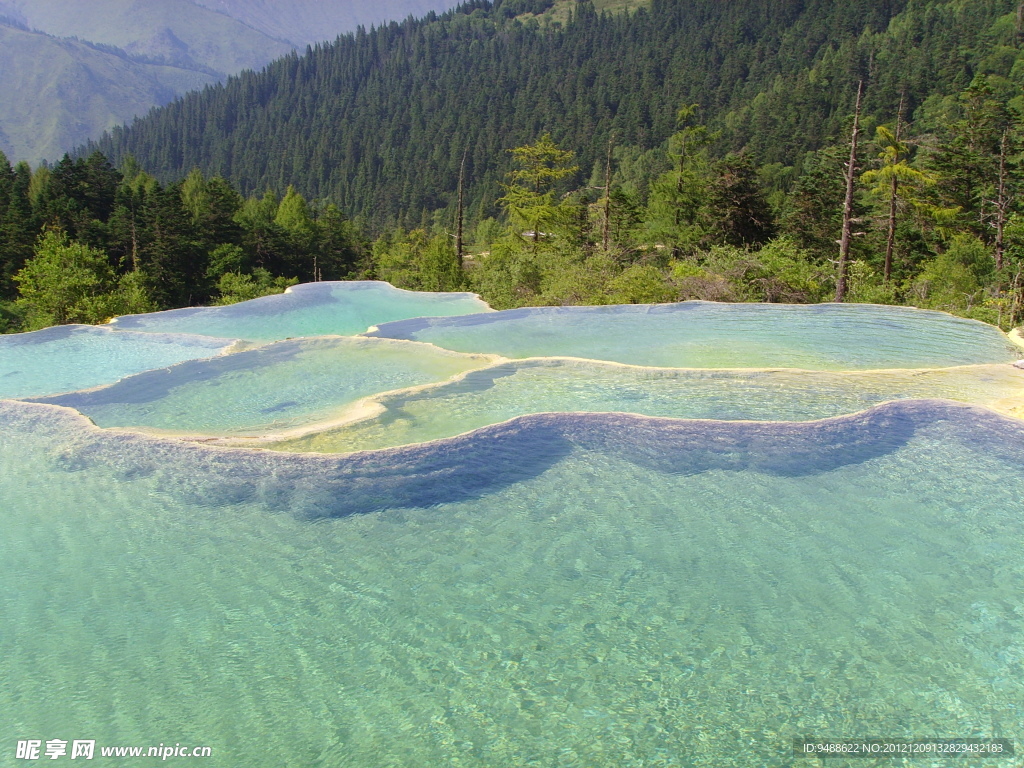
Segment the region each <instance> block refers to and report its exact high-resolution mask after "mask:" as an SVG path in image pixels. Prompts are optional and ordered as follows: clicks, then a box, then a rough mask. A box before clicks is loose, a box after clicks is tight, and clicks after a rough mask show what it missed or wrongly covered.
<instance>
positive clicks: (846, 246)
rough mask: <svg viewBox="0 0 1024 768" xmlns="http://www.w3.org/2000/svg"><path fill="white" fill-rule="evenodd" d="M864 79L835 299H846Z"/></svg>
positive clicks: (856, 114) (857, 109)
mask: <svg viewBox="0 0 1024 768" xmlns="http://www.w3.org/2000/svg"><path fill="white" fill-rule="evenodd" d="M863 95H864V81H863V80H861V81H860V82H859V83H858V84H857V106H856V107H855V108H854V111H853V133H852V135H851V136H850V162H849V163H847V165H846V199H845V200H844V201H843V234H842V237H841V238H840V240H839V264H838V267H837V271H838V276H837V278H836V299H835V300H836V301H837V302H842V301H846V269H847V262H848V261H849V258H850V240H851V238H852V233H851V231H850V230H851V229H852V225H853V193H854V190H855V188H856V182H857V142H858V140H859V139H860V104H861V98H862V96H863Z"/></svg>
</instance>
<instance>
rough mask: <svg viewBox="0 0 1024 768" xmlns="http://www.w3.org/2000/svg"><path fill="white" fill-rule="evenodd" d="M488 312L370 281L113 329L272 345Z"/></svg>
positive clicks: (456, 297)
mask: <svg viewBox="0 0 1024 768" xmlns="http://www.w3.org/2000/svg"><path fill="white" fill-rule="evenodd" d="M488 311H490V307H488V306H487V304H486V303H485V302H483V301H481V300H480V299H479V298H478V297H477V296H475V295H474V294H471V293H421V292H414V291H403V290H400V289H398V288H395V287H394V286H392V285H390V284H388V283H382V282H375V281H352V282H326V283H304V284H302V285H296V286H293V287H292V288H289V289H288V291H287V292H285V293H282V294H278V295H275V296H265V297H263V298H260V299H253V300H252V301H244V302H242V303H240V304H231V305H229V306H226V307H197V308H191V309H172V310H169V311H167V312H155V313H153V314H149V315H127V316H125V317H119V318H117V319H116V320H115V321H114V322H113V324H112V327H114V328H117V329H125V330H131V331H145V332H150V333H152V332H158V333H199V334H204V335H207V336H225V337H228V338H238V339H248V340H250V341H277V340H280V339H287V338H297V337H299V336H325V335H337V336H351V335H355V334H357V333H362V332H363V331H365V330H366V329H367V328H369V327H370V326H373V325H378V324H380V323H386V322H390V321H395V320H403V319H406V318H410V317H427V316H434V315H437V316H446V315H466V314H470V313H478V312H488Z"/></svg>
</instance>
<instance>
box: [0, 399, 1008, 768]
mask: <svg viewBox="0 0 1024 768" xmlns="http://www.w3.org/2000/svg"><path fill="white" fill-rule="evenodd" d="M0 420H3V423H4V424H5V439H4V441H2V443H0V498H3V499H4V504H3V505H2V506H0V529H2V530H3V531H5V534H4V536H3V537H2V538H0V583H3V584H4V585H6V587H5V592H4V593H3V601H2V603H0V607H2V619H3V621H2V623H0V627H2V628H3V629H2V633H0V680H3V681H4V683H3V684H2V685H0V718H2V719H3V721H4V722H7V723H9V724H10V729H9V730H10V731H11V733H10V735H9V741H10V740H13V739H23V738H43V739H48V738H60V739H68V740H70V739H75V738H87V739H96V740H97V742H98V743H100V744H133V743H137V744H150V743H153V744H155V743H159V742H164V743H174V742H180V743H182V744H186V743H188V744H204V745H210V746H212V747H213V750H214V758H213V759H212V760H211V761H207V762H208V764H211V765H224V766H236V765H246V766H317V765H321V766H360V768H363V767H373V766H413V765H416V766H433V765H438V766H440V765H457V766H488V767H492V766H519V765H538V766H563V765H564V766H605V765H608V766H612V765H614V766H655V765H662V766H752V765H766V766H783V765H789V764H791V763H792V762H793V756H792V752H791V739H792V738H794V737H798V736H807V735H815V736H820V737H832V738H841V737H859V736H865V735H883V736H893V737H903V738H909V737H919V736H924V735H942V736H1001V737H1007V738H1012V739H1015V740H1016V741H1017V744H1018V748H1021V747H1022V746H1024V560H1022V559H1021V557H1020V552H1021V551H1024V514H1022V513H1024V503H1022V501H1021V499H1024V471H1022V470H1024V426H1022V425H1021V424H1020V423H1019V422H1015V421H1011V420H1009V419H1003V418H1001V417H998V416H995V415H994V414H991V413H990V412H987V411H984V410H981V409H976V408H970V407H965V406H957V405H953V404H949V403H942V402H937V401H907V402H903V403H895V404H889V405H886V406H882V407H880V408H876V409H873V410H870V411H867V412H865V413H863V414H858V415H855V416H850V417H842V418H839V419H833V420H829V421H823V422H811V423H807V424H750V423H733V424H728V423H723V422H685V421H673V420H667V419H644V418H641V417H633V416H626V415H622V414H617V415H600V414H561V415H559V414H554V415H541V416H530V417H525V418H521V419H516V420H514V421H512V422H509V423H507V424H502V425H497V426H495V427H489V428H487V429H484V430H481V431H478V432H475V433H473V434H471V435H468V436H464V437H460V438H455V439H452V440H446V441H441V442H437V443H431V444H426V445H421V446H413V447H409V448H404V449H397V450H394V451H386V452H376V453H367V454H360V455H356V456H351V457H324V456H299V455H282V454H275V453H269V452H248V451H230V450H223V449H210V448H205V447H200V446H194V445H188V444H184V443H179V442H174V441H167V440H158V439H153V438H148V437H144V436H139V435H130V434H123V433H117V432H103V431H100V430H97V429H95V428H93V427H91V426H89V425H87V424H86V423H85V422H84V420H83V419H82V418H81V417H79V416H77V415H76V414H74V413H73V412H71V411H69V410H66V409H61V408H56V407H54V406H47V405H34V404H16V403H3V404H0ZM12 743H13V741H12ZM107 762H108V764H115V762H116V761H112V760H108V761H107ZM128 762H130V761H125V764H127V763H128ZM829 764H830V765H833V764H835V765H842V764H843V763H842V762H840V761H834V762H833V761H830V763H829ZM914 764H915V765H929V764H930V763H929V762H928V761H926V760H919V761H915V762H914Z"/></svg>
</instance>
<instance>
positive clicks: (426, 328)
mask: <svg viewBox="0 0 1024 768" xmlns="http://www.w3.org/2000/svg"><path fill="white" fill-rule="evenodd" d="M370 335H373V336H383V337H390V338H396V339H412V340H415V341H427V342H431V343H433V344H437V345H438V346H440V347H444V348H446V349H452V350H456V351H459V352H489V353H492V354H499V355H504V356H505V357H516V358H524V357H551V356H559V357H563V356H564V357H583V358H588V359H595V360H610V361H614V362H619V363H630V364H633V365H646V366H663V367H668V368H768V367H772V368H805V369H809V370H864V369H873V368H931V367H939V366H952V365H971V364H975V363H1000V362H1010V361H1012V360H1016V359H1019V358H1020V351H1019V350H1018V349H1017V348H1015V347H1014V346H1013V345H1012V344H1011V343H1010V341H1009V340H1008V339H1007V338H1006V336H1005V335H1004V334H1002V333H1001V332H1000V331H999V330H998V329H996V328H994V327H993V326H990V325H985V324H984V323H979V322H976V321H973V320H964V319H962V318H958V317H953V316H952V315H947V314H944V313H941V312H928V311H923V310H919V309H908V308H904V307H881V306H874V305H865V304H815V305H793V304H716V303H710V302H701V301H688V302H683V303H681V304H656V305H628V306H611V307H537V308H527V309H510V310H505V311H503V312H491V313H487V314H482V315H470V316H466V317H452V318H417V319H412V320H407V321H402V322H395V323H388V324H386V325H383V326H381V327H380V328H379V330H378V331H376V332H374V333H372V334H370Z"/></svg>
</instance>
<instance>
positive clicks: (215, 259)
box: [0, 0, 1024, 330]
mask: <svg viewBox="0 0 1024 768" xmlns="http://www.w3.org/2000/svg"><path fill="white" fill-rule="evenodd" d="M552 4H553V2H552V0H507V1H506V2H498V3H496V4H494V5H491V4H488V3H483V2H473V3H469V4H467V5H465V6H462V7H461V8H459V9H458V10H456V11H453V12H451V13H447V14H444V15H440V16H438V15H430V16H428V17H427V18H425V19H422V20H412V19H410V20H407V21H406V22H403V23H401V24H390V25H387V26H385V27H382V28H379V29H373V30H370V31H364V30H360V31H358V32H357V33H355V34H353V35H349V36H346V37H343V38H340V39H339V40H338V41H337V42H336V43H334V44H332V45H326V46H320V47H317V48H315V49H311V50H309V51H308V52H307V53H306V55H304V56H291V57H288V58H285V59H283V60H280V61H278V62H276V63H274V64H273V65H271V66H270V67H268V68H267V69H266V70H264V71H262V72H259V73H245V74H243V75H242V76H240V77H237V78H233V79H232V80H230V81H229V82H228V83H227V84H225V85H224V86H218V87H213V88H208V89H206V90H205V91H203V92H202V93H198V94H194V95H191V96H188V97H185V98H183V99H181V100H179V101H177V102H175V103H174V104H172V105H170V106H169V107H167V108H164V109H161V110H157V111H155V112H154V113H153V114H151V115H150V116H149V117H147V118H145V119H143V120H140V121H137V122H136V123H135V124H134V125H132V126H130V127H126V128H124V129H119V130H117V131H115V132H114V133H113V134H112V135H110V136H107V137H105V138H104V139H103V140H102V141H100V142H99V143H98V144H97V145H95V146H92V147H89V148H86V149H84V150H83V151H82V153H81V154H80V155H79V156H77V157H68V158H65V159H64V160H63V161H62V162H61V163H59V164H57V165H55V166H53V167H46V166H43V167H40V168H37V169H34V170H33V169H31V168H29V167H28V166H27V165H25V164H24V163H21V164H18V165H16V166H14V167H13V168H12V167H11V166H10V164H9V163H8V162H7V161H6V159H4V160H3V161H2V162H0V226H2V230H0V261H2V265H3V277H2V280H3V282H2V285H0V290H2V291H3V297H4V299H5V300H6V303H5V304H4V313H5V314H4V317H5V318H6V320H5V322H6V324H7V329H8V330H15V329H18V328H33V327H40V326H41V325H45V324H47V323H48V322H72V321H86V322H91V321H95V320H97V319H102V318H103V317H106V316H109V315H111V314H118V313H123V312H126V311H142V310H145V309H152V308H165V307H172V306H182V305H185V304H197V303H205V302H210V301H232V300H238V299H240V298H246V297H250V296H254V295H259V294H260V293H265V292H269V291H273V290H281V289H282V288H283V286H284V285H285V284H287V282H288V281H310V280H316V279H339V278H350V277H372V278H379V279H386V280H389V281H391V282H392V283H394V284H395V285H397V286H399V287H405V288H412V289H421V290H457V289H470V290H475V291H478V292H480V293H481V294H482V295H483V297H484V298H485V299H486V300H487V301H489V302H491V303H492V304H493V305H494V306H496V307H499V308H502V307H511V306H518V305H524V304H567V303H609V302H627V303H628V302H658V301H675V300H683V299H692V298H698V299H709V300H726V301H784V302H815V301H828V300H845V301H870V302H878V303H905V304H912V305H916V306H922V307H931V308H937V309H944V310H947V311H951V312H955V313H958V314H961V315H964V316H968V317H975V318H978V319H982V320H986V321H988V322H992V323H997V324H999V325H1001V326H1002V327H1004V328H1008V327H1010V326H1012V325H1015V324H1017V323H1019V322H1020V321H1021V319H1022V315H1024V308H1022V302H1021V298H1022V286H1021V283H1022V279H1021V264H1022V257H1024V218H1022V210H1021V198H1020V191H1021V187H1022V183H1024V177H1022V168H1021V158H1022V150H1024V145H1022V139H1024V133H1022V130H1021V128H1022V126H1021V111H1022V108H1024V99H1022V90H1021V87H1022V85H1024V57H1022V56H1021V43H1022V40H1024V12H1022V8H1021V6H1020V5H1019V4H1018V3H1017V2H1015V0H973V1H972V2H969V3H967V2H961V1H960V0H945V1H943V0H892V1H891V2H874V1H868V0H852V1H851V2H843V3H839V2H835V0H817V1H815V0H805V1H803V2H798V1H797V0H771V1H769V0H751V1H750V2H744V3H720V2H716V1H714V0H687V1H686V2H684V1H683V0H653V2H652V3H651V4H650V7H649V8H640V9H638V10H633V11H632V12H629V13H618V14H611V13H599V12H597V11H596V10H595V9H594V8H593V6H592V5H591V4H590V3H589V2H577V3H572V4H571V12H570V13H568V14H563V15H561V16H559V15H557V14H554V13H553V12H552V11H553V10H563V9H562V6H564V5H565V3H564V0H559V2H558V3H556V6H557V7H556V8H555V9H552ZM560 18H561V19H564V20H563V21H560V20H558V19H560ZM858 93H860V94H861V98H858ZM851 158H852V159H853V161H854V162H853V164H852V167H851V164H850V159H851ZM115 166H116V167H115ZM83 265H84V266H83ZM72 275H77V277H75V278H74V279H75V280H78V282H79V284H82V285H92V286H93V287H92V288H84V289H82V290H81V291H80V293H81V296H80V297H79V299H76V300H75V301H77V302H78V303H77V304H76V303H75V301H70V300H66V299H64V298H62V299H61V301H63V302H64V303H63V304H62V305H61V308H59V309H58V308H55V305H54V296H55V295H56V294H60V295H61V296H64V295H65V294H68V292H67V291H64V292H63V293H62V292H61V291H60V290H58V287H59V286H61V285H63V284H64V283H66V282H67V281H68V280H71V279H72V278H71V277H70V276H72ZM48 281H49V282H48ZM62 281H63V282H62ZM90 281H92V282H91V283H90ZM97 286H98V287H97ZM69 301H70V303H69ZM47 302H49V304H47ZM58 303H59V302H58ZM75 307H77V308H75Z"/></svg>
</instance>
